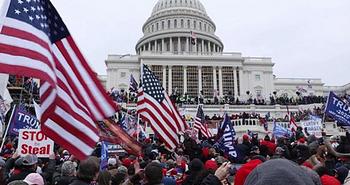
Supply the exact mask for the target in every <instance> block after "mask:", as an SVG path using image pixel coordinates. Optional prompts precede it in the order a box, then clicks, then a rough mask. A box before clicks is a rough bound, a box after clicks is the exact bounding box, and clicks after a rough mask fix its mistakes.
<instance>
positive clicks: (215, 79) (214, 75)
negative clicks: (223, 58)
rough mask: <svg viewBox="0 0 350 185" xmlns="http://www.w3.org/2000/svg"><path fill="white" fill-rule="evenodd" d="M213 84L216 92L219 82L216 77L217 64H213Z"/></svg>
mask: <svg viewBox="0 0 350 185" xmlns="http://www.w3.org/2000/svg"><path fill="white" fill-rule="evenodd" d="M213 86H214V92H215V91H217V90H218V83H217V78H216V66H213Z"/></svg>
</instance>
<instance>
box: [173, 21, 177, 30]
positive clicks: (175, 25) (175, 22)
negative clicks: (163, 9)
mask: <svg viewBox="0 0 350 185" xmlns="http://www.w3.org/2000/svg"><path fill="white" fill-rule="evenodd" d="M174 28H177V20H176V19H175V20H174Z"/></svg>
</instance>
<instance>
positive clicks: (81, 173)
mask: <svg viewBox="0 0 350 185" xmlns="http://www.w3.org/2000/svg"><path fill="white" fill-rule="evenodd" d="M99 171H100V165H99V159H98V158H97V157H93V156H92V157H89V158H88V159H86V160H84V161H81V163H80V165H79V169H78V172H77V179H76V180H74V181H73V182H72V183H70V185H89V184H91V183H93V182H95V181H96V180H97V177H98V174H99Z"/></svg>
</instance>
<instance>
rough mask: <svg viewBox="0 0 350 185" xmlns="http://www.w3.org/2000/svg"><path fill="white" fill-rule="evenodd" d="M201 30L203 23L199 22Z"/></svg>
mask: <svg viewBox="0 0 350 185" xmlns="http://www.w3.org/2000/svg"><path fill="white" fill-rule="evenodd" d="M199 30H202V22H199Z"/></svg>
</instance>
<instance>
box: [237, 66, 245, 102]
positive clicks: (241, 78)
mask: <svg viewBox="0 0 350 185" xmlns="http://www.w3.org/2000/svg"><path fill="white" fill-rule="evenodd" d="M238 74H239V90H240V91H238V95H239V96H241V95H242V92H243V90H244V88H243V84H244V83H243V69H242V68H239V69H238Z"/></svg>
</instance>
